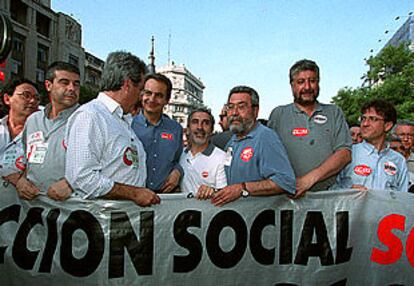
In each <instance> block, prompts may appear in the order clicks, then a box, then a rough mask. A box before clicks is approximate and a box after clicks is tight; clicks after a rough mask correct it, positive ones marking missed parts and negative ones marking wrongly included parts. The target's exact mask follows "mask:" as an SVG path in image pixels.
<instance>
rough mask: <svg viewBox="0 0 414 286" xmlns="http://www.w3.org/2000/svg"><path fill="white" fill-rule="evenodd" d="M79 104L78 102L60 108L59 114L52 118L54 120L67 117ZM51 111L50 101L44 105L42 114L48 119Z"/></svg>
mask: <svg viewBox="0 0 414 286" xmlns="http://www.w3.org/2000/svg"><path fill="white" fill-rule="evenodd" d="M79 106H80V104H79V103H76V104H74V105H73V106H71V107H69V108H66V109H64V110H62V111H61V112H59V115H58V116H57V117H56V118H55V119H53V120H56V119H58V118H59V119H60V118H68V117H69V116H70V115H71V114H72V113H73V111H74V110H75V109H77V108H78V107H79ZM51 111H52V104H51V103H48V104H47V105H46V106H45V108H44V109H43V112H44V115H45V117H46V118H48V119H49V114H50V112H51Z"/></svg>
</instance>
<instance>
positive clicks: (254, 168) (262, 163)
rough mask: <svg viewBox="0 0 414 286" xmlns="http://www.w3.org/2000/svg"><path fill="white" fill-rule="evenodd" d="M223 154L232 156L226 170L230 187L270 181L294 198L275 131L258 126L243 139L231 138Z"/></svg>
mask: <svg viewBox="0 0 414 286" xmlns="http://www.w3.org/2000/svg"><path fill="white" fill-rule="evenodd" d="M226 151H227V153H228V156H230V154H231V156H232V158H231V164H230V166H225V171H226V176H227V183H228V184H229V185H232V184H237V183H242V182H257V181H261V180H265V179H271V180H272V181H273V182H275V183H276V184H277V185H278V186H279V187H281V188H282V189H283V190H285V191H286V192H288V193H290V194H295V192H296V180H295V174H294V173H293V169H292V166H291V165H290V162H289V159H288V156H287V153H286V150H285V147H284V146H283V144H282V141H280V138H279V136H278V135H277V133H276V132H275V131H273V130H271V129H270V128H268V127H265V126H263V125H262V124H260V123H257V124H256V126H255V127H254V128H253V129H252V130H251V131H250V132H249V134H247V135H246V136H245V137H243V138H242V139H237V137H236V135H233V136H232V137H231V139H230V141H229V142H228V143H227V146H226ZM225 165H226V164H225ZM227 165H228V164H227Z"/></svg>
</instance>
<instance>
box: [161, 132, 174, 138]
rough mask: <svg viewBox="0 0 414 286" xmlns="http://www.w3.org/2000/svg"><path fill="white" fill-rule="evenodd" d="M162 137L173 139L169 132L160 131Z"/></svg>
mask: <svg viewBox="0 0 414 286" xmlns="http://www.w3.org/2000/svg"><path fill="white" fill-rule="evenodd" d="M161 138H162V139H167V140H173V135H172V134H171V133H161Z"/></svg>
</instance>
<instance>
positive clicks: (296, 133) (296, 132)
mask: <svg viewBox="0 0 414 286" xmlns="http://www.w3.org/2000/svg"><path fill="white" fill-rule="evenodd" d="M308 134H309V130H308V129H307V128H303V127H298V128H295V129H293V130H292V135H293V136H296V137H303V136H306V135H308Z"/></svg>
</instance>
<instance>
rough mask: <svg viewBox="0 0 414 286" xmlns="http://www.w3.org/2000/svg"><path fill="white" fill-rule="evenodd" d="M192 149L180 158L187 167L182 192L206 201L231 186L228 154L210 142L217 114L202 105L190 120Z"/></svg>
mask: <svg viewBox="0 0 414 286" xmlns="http://www.w3.org/2000/svg"><path fill="white" fill-rule="evenodd" d="M187 122H188V123H187V124H188V125H187V130H188V134H187V137H188V143H189V144H188V148H187V149H185V150H184V152H183V153H182V155H181V158H180V165H181V167H182V168H183V170H184V177H183V179H182V181H181V186H180V188H181V192H182V193H184V194H187V195H188V196H193V195H195V198H196V199H199V200H205V199H209V198H211V196H212V195H213V194H214V193H215V192H217V191H219V190H220V189H222V188H224V187H225V186H227V180H226V173H225V172H224V160H225V158H226V153H224V152H223V151H222V150H220V149H219V148H217V147H215V146H214V145H213V144H211V142H210V137H211V134H212V133H213V128H214V117H213V115H212V114H211V112H210V110H208V109H205V108H198V109H196V110H194V111H192V112H191V113H190V115H189V116H188V120H187Z"/></svg>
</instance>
